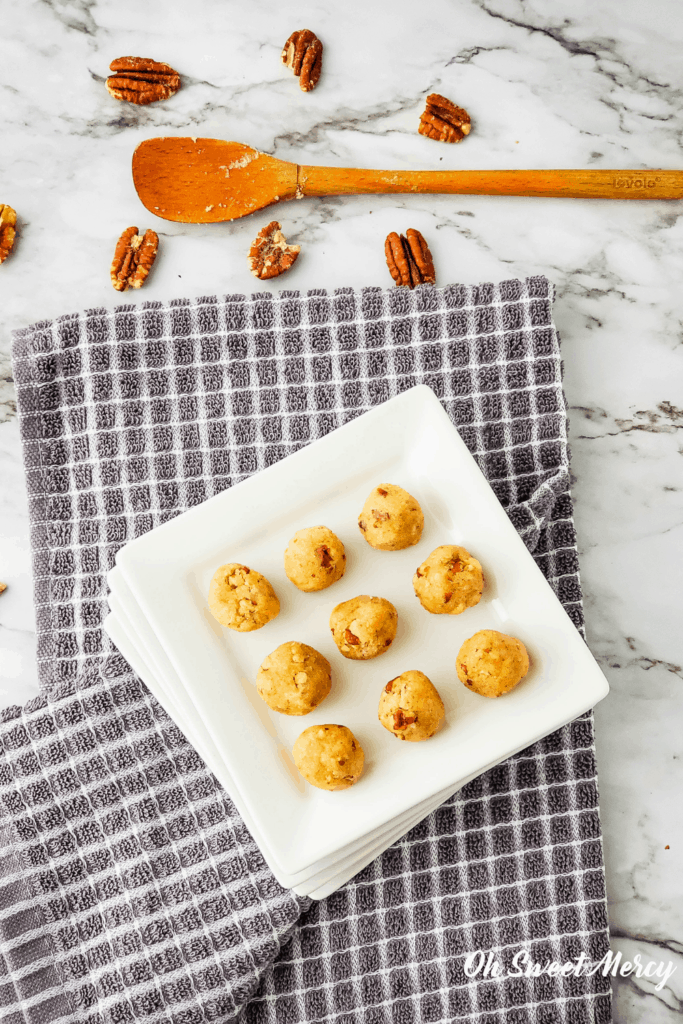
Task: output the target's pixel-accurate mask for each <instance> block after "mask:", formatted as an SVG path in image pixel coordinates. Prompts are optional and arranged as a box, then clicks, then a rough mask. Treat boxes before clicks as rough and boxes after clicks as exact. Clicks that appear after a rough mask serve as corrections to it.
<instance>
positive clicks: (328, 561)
mask: <svg viewBox="0 0 683 1024" xmlns="http://www.w3.org/2000/svg"><path fill="white" fill-rule="evenodd" d="M315 553H316V555H318V557H319V558H320V562H321V565H322V567H323V569H329V568H330V566H331V565H332V555H331V554H330V549H329V548H326V547H325V545H324V544H322V545H321V546H320V547H319V548H316V549H315Z"/></svg>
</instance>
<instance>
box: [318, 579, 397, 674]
mask: <svg viewBox="0 0 683 1024" xmlns="http://www.w3.org/2000/svg"><path fill="white" fill-rule="evenodd" d="M397 623H398V612H397V611H396V609H395V608H394V606H393V604H392V603H391V601H387V600H386V599H385V598H383V597H368V595H367V594H361V595H360V597H352V598H351V600H350V601H343V602H342V603H341V604H338V605H337V607H336V608H335V609H334V610H333V612H332V614H331V615H330V629H331V630H332V636H333V637H334V642H335V643H336V645H337V647H338V648H339V650H340V651H341V653H342V654H343V655H344V657H345V658H352V659H354V660H355V661H366V660H367V659H368V658H376V657H377V655H378V654H384V652H385V651H386V650H387V649H388V648H389V647H390V646H391V643H392V641H393V639H394V637H395V636H396V625H397Z"/></svg>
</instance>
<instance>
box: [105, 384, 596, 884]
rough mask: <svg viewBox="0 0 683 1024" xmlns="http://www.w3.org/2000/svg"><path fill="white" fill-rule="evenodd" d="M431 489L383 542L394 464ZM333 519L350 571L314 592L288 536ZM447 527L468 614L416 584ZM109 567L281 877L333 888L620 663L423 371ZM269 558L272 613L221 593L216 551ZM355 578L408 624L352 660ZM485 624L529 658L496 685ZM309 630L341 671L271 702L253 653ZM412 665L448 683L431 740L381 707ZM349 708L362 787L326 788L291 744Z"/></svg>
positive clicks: (150, 674)
mask: <svg viewBox="0 0 683 1024" xmlns="http://www.w3.org/2000/svg"><path fill="white" fill-rule="evenodd" d="M386 482H388V483H394V484H398V485H399V486H401V487H404V488H405V489H406V490H407V491H409V492H410V493H411V494H413V495H414V496H415V497H416V498H417V499H418V501H419V502H420V504H421V506H422V509H423V511H424V514H425V529H424V532H423V535H422V538H421V540H420V542H419V544H417V545H416V546H415V547H411V548H408V549H407V550H405V551H397V552H385V551H375V550H374V549H372V548H371V547H370V546H369V545H368V544H367V543H366V542H365V540H364V539H363V536H362V534H361V533H360V531H359V530H358V526H357V519H358V514H359V512H360V510H361V508H362V506H363V503H364V501H365V498H366V497H367V495H368V494H369V492H370V490H371V489H372V488H373V487H376V486H377V485H378V484H380V483H386ZM317 525H325V526H327V527H329V528H330V529H331V530H333V531H334V533H336V534H337V536H338V537H340V539H341V540H342V541H343V543H344V545H345V548H346V554H347V569H346V573H345V575H344V576H343V577H342V579H341V580H339V581H338V582H337V583H335V584H333V586H332V587H330V588H329V589H327V590H322V591H319V592H317V593H312V594H304V593H302V592H301V591H299V590H298V589H297V588H296V587H295V586H294V585H293V584H292V583H290V581H289V580H288V579H287V577H286V575H285V571H284V564H283V553H284V550H285V548H286V546H287V543H288V541H289V539H290V538H291V537H292V536H293V534H294V533H296V531H297V530H300V529H303V528H304V527H308V526H317ZM440 544H461V545H463V546H464V547H466V548H467V549H468V551H470V552H471V553H472V554H473V555H475V557H476V558H478V559H479V561H480V562H481V563H482V566H483V569H484V576H485V579H486V585H485V589H484V595H483V597H482V600H481V601H480V602H479V604H478V605H477V606H476V607H475V608H470V609H468V610H467V611H466V612H464V613H463V614H462V615H458V616H453V615H430V614H429V613H428V612H426V611H425V610H424V609H423V608H422V606H421V605H420V603H419V602H418V600H417V598H416V597H415V594H414V592H413V587H412V577H413V573H414V571H415V569H416V568H417V566H418V565H419V564H420V563H421V562H422V561H423V560H424V559H425V558H426V557H427V555H428V554H429V553H430V552H431V551H432V550H433V549H434V548H435V547H437V546H438V545H440ZM116 562H117V564H116V567H115V568H114V569H113V570H112V571H111V572H110V574H109V584H110V587H111V594H110V598H109V602H110V608H111V614H110V615H109V616H108V617H107V619H106V621H105V629H106V630H107V632H108V634H109V636H110V637H111V639H112V641H113V642H114V644H115V645H116V646H117V647H118V649H119V650H120V651H121V653H122V654H123V655H124V657H125V658H126V659H127V660H128V662H129V663H130V665H131V666H132V668H133V669H134V670H135V671H136V672H137V674H138V675H139V676H140V678H141V679H142V680H143V681H144V682H145V683H146V684H147V686H148V687H149V689H150V690H151V691H152V693H153V694H154V695H155V697H156V698H157V699H158V700H159V702H160V703H161V704H162V706H163V707H164V708H165V709H166V711H167V712H168V713H169V715H170V716H171V717H172V718H173V719H174V721H175V722H176V723H177V725H178V726H179V728H180V729H181V730H182V731H183V732H184V734H185V735H186V736H187V738H188V740H189V741H190V742H191V743H192V744H193V746H194V747H195V748H196V749H197V751H198V752H199V753H200V754H201V756H202V758H203V759H204V761H205V762H206V764H207V766H208V767H209V768H210V769H211V771H212V772H213V773H214V774H215V775H216V777H217V778H218V780H219V781H220V783H221V784H222V785H223V786H224V788H225V789H226V791H227V792H228V793H229V794H230V796H231V797H232V799H233V801H234V803H235V805H236V807H237V808H238V810H239V812H240V814H241V815H242V817H243V818H244V821H245V823H246V825H247V827H248V828H249V830H250V832H251V833H252V835H253V837H254V839H255V840H256V842H257V843H258V845H259V847H260V848H261V851H262V853H263V856H264V858H265V859H266V861H267V863H268V864H269V866H270V868H271V869H272V871H273V873H274V875H275V876H276V877H277V878H278V880H279V881H280V883H281V884H282V885H284V886H286V887H288V888H293V889H295V891H296V892H297V893H299V894H301V895H309V896H312V897H313V898H315V899H321V898H322V897H324V896H327V895H329V894H330V893H331V892H333V891H334V890H335V889H337V888H339V886H341V885H343V884H344V883H345V882H346V881H348V880H349V879H350V878H352V877H353V876H354V875H355V874H357V873H358V872H359V871H360V870H361V869H362V868H363V867H365V866H366V865H367V864H369V863H370V862H371V861H372V860H374V859H375V857H377V856H378V854H380V853H381V852H382V851H383V850H385V849H387V847H389V846H391V845H392V844H393V843H394V842H395V841H396V840H397V839H399V838H400V837H401V836H402V835H404V834H405V833H406V832H407V831H409V830H410V829H411V828H412V827H413V826H414V825H416V824H417V823H418V822H419V821H421V820H422V818H424V817H425V816H426V815H427V814H429V813H430V811H432V810H433V809H434V808H436V807H438V806H439V805H440V804H441V803H443V801H444V800H446V799H447V798H448V797H449V796H450V795H451V794H453V793H454V792H456V791H457V790H458V789H460V787H461V786H462V785H464V783H465V782H467V781H469V780H470V779H472V778H475V777H476V776H477V775H479V774H481V772H483V771H486V769H487V768H490V767H492V766H493V765H494V764H497V763H498V762H499V761H502V760H504V759H505V758H506V757H509V756H510V755H511V754H513V753H515V752H516V751H519V750H522V749H523V748H524V747H527V746H528V745H529V744H531V743H533V742H534V741H536V740H538V739H540V738H541V737H542V736H545V735H547V734H548V733H550V732H553V731H554V730H555V729H557V728H559V727H560V726H561V725H563V724H564V723H565V722H568V721H571V720H572V719H574V718H576V717H577V716H578V715H580V714H582V713H583V712H584V711H586V710H588V709H589V708H590V707H592V706H593V705H594V704H595V703H597V701H599V700H600V699H601V698H602V697H604V696H605V695H606V693H607V689H608V687H607V681H606V679H605V678H604V676H603V674H602V672H601V671H600V669H599V668H598V666H597V664H596V663H595V661H594V659H593V657H592V656H591V654H590V652H589V650H588V648H587V647H586V645H585V643H584V642H583V640H582V639H581V637H580V636H579V634H578V633H577V631H576V629H575V627H574V625H573V624H572V622H571V620H570V619H569V618H568V616H567V615H566V613H565V611H564V610H563V608H562V606H561V604H560V603H559V601H558V600H557V598H556V597H555V595H554V593H553V591H552V590H551V588H550V587H549V586H548V584H547V582H546V581H545V579H544V578H543V576H542V574H541V572H540V571H539V569H538V568H537V566H536V564H535V562H534V560H533V559H532V557H531V556H530V555H529V553H528V551H527V550H526V548H525V546H524V544H523V543H522V541H521V540H520V538H519V536H518V535H517V533H516V531H515V529H514V527H513V526H512V524H511V523H510V521H509V519H508V518H507V516H506V514H505V512H504V510H503V509H502V507H501V506H500V504H499V502H498V500H497V499H496V497H495V495H494V494H493V492H492V491H491V488H490V487H489V485H488V483H487V482H486V480H485V479H484V477H483V476H482V474H481V472H480V470H479V469H478V467H477V465H476V463H475V461H474V459H473V458H472V456H471V455H470V454H469V452H468V451H467V448H466V447H465V445H464V444H463V442H462V441H461V439H460V437H459V435H458V433H457V431H456V430H455V428H454V427H453V425H452V424H451V422H450V420H449V419H448V416H447V415H446V413H445V412H444V410H443V408H442V406H441V404H440V403H439V401H438V400H437V399H436V398H435V396H434V394H433V393H432V391H431V390H430V389H429V388H427V387H424V386H420V387H416V388H413V389H411V390H410V391H407V392H405V393H404V394H402V395H400V396H399V397H398V398H395V399H393V400H392V401H390V402H386V403H385V404H383V405H381V406H378V407H377V408H376V409H373V410H372V411H371V412H369V413H366V414H365V415H363V416H360V417H358V418H357V419H354V420H352V421H351V422H350V423H348V424H346V425H345V426H343V427H341V428H339V429H338V430H335V431H334V432H332V433H330V434H328V435H327V436H326V437H324V438H322V439H320V440H318V441H315V442H313V443H312V444H310V445H308V446H307V447H305V448H303V449H301V450H300V451H298V452H296V453H295V454H293V455H290V456H289V457H288V458H286V459H284V460H282V461H281V462H278V463H276V464H275V465H273V466H271V467H269V468H268V469H265V470H263V471H262V472H261V473H258V474H256V475H255V476H253V477H250V478H249V479H247V480H244V481H243V482H242V483H240V484H237V485H236V486H234V487H232V488H231V489H230V490H227V491H224V492H223V493H221V494H219V495H217V496H216V497H215V498H212V499H210V500H209V501H206V502H204V503H203V504H202V505H198V506H196V507H195V508H192V509H190V510H189V511H188V512H185V513H184V514H183V515H180V516H178V517H177V518H175V519H172V520H171V521H170V522H168V523H165V524H164V525H163V526H160V527H158V528H157V529H155V530H152V531H151V532H150V533H148V534H145V535H144V536H143V537H140V538H138V539H137V540H135V541H132V542H131V543H130V544H127V545H126V546H125V547H124V548H122V549H121V551H120V552H119V554H118V556H117V560H116ZM227 562H241V563H242V564H244V565H248V566H249V567H250V568H253V569H256V570H258V571H259V572H260V573H262V574H263V575H264V576H266V578H267V579H268V580H270V582H271V584H272V585H273V587H274V589H275V592H276V594H277V595H278V597H279V599H280V605H281V610H280V614H279V615H278V616H277V618H275V619H274V620H273V621H272V622H270V623H268V625H267V626H265V627H264V628H263V629H258V630H255V631H254V632H251V633H237V632H234V631H232V630H229V629H224V628H223V627H221V626H220V625H219V624H218V623H217V622H216V620H215V619H214V618H213V617H212V615H211V614H210V612H209V609H208V605H207V594H208V590H209V582H210V580H211V577H212V576H213V574H214V572H215V570H216V569H217V568H218V566H220V565H223V564H225V563H227ZM358 594H370V595H373V596H378V597H385V598H387V599H388V600H390V601H391V602H392V603H393V604H394V605H395V607H396V609H397V611H398V616H399V620H398V632H397V635H396V639H395V641H394V643H393V644H392V646H391V647H390V648H389V649H388V650H387V652H386V653H384V654H382V655H380V656H379V657H377V658H374V659H372V660H370V661H349V660H346V659H345V658H343V657H342V656H341V654H340V653H339V651H338V650H337V648H336V646H335V644H334V641H333V640H332V637H331V633H330V629H329V616H330V612H331V611H332V609H333V608H334V607H335V605H337V604H339V603H340V602H342V601H346V600H348V599H349V598H351V597H355V596H357V595H358ZM480 629H497V630H499V631H500V632H503V633H508V634H511V635H513V636H516V637H517V638H518V639H520V640H521V641H522V642H523V643H524V644H525V646H526V648H527V650H528V652H529V655H530V659H531V668H530V671H529V673H528V675H527V677H526V678H525V680H524V681H523V682H522V683H520V685H519V686H518V687H517V688H516V689H515V690H513V691H512V692H511V693H509V694H507V695H506V696H504V697H501V698H499V699H497V700H490V699H487V698H484V697H480V696H479V695H477V694H474V693H471V692H469V691H468V690H467V689H466V687H464V686H463V685H462V684H461V683H460V682H459V680H458V678H457V676H456V672H455V657H456V654H457V652H458V650H459V648H460V646H461V644H462V643H463V642H464V641H465V640H466V639H467V638H468V637H470V636H472V635H473V634H474V633H476V632H477V631H478V630H480ZM289 640H297V641H300V642H303V643H306V644H309V645H310V646H311V647H314V648H316V650H318V651H320V652H321V653H322V654H324V655H325V657H326V658H327V659H328V661H330V663H331V665H332V691H331V693H330V695H329V696H328V697H327V698H326V700H324V701H323V703H322V704H320V705H319V706H318V707H317V708H316V709H315V711H313V712H311V713H310V714H309V715H307V716H305V717H304V718H301V717H294V716H288V715H282V714H278V713H277V712H273V711H271V710H270V709H269V708H268V707H267V706H266V704H265V703H264V702H263V701H262V700H261V698H260V697H259V695H258V693H257V691H256V686H255V680H256V672H257V670H258V667H259V665H260V664H261V662H262V661H263V660H264V658H265V657H266V656H267V655H268V654H270V653H271V651H273V650H275V648H276V647H278V646H279V645H280V644H282V643H284V642H286V641H289ZM409 669H419V670H420V671H422V672H424V673H425V674H426V675H427V676H428V677H429V678H430V679H431V681H432V682H433V683H434V685H435V686H436V688H437V690H438V691H439V693H440V695H441V697H442V699H443V701H444V704H445V707H446V720H445V724H444V726H443V727H442V729H441V730H440V732H438V733H437V734H436V735H435V736H434V737H432V738H431V739H429V740H427V741H425V742H423V743H401V742H397V740H396V738H395V737H394V736H393V735H392V734H391V733H389V732H387V731H386V730H385V729H383V728H382V726H381V725H380V723H379V721H378V718H377V708H378V704H379V698H380V694H381V691H382V688H383V686H384V685H385V684H386V682H387V681H388V680H389V679H392V678H394V677H395V676H398V675H400V674H401V673H402V672H405V671H407V670H409ZM328 723H334V724H339V725H346V726H348V727H349V728H350V729H351V730H352V732H353V733H354V735H355V736H356V737H357V739H358V740H359V741H360V743H361V745H362V747H363V750H364V751H365V770H364V772H363V775H362V777H361V779H360V781H359V782H358V783H357V784H356V785H355V786H352V787H351V788H350V789H348V790H344V791H342V792H335V793H330V792H326V791H323V790H319V789H315V788H314V787H312V786H310V785H309V784H308V783H306V782H305V781H304V780H303V778H302V777H301V776H300V775H299V773H298V771H297V769H296V767H295V766H294V762H293V760H292V756H291V751H292V746H293V744H294V741H295V740H296V738H297V736H298V735H299V734H300V733H301V732H302V731H303V729H305V728H307V727H308V726H310V725H318V724H320V725H322V724H328Z"/></svg>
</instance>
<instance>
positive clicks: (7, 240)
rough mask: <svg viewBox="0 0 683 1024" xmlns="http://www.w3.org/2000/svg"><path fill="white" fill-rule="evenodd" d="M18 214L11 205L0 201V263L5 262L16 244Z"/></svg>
mask: <svg viewBox="0 0 683 1024" xmlns="http://www.w3.org/2000/svg"><path fill="white" fill-rule="evenodd" d="M16 223H17V215H16V213H15V212H14V210H13V209H12V207H11V206H7V204H6V203H0V263H3V262H4V261H5V260H6V259H7V257H8V256H9V254H10V252H11V251H12V246H13V245H14V239H15V236H16V230H15V227H16Z"/></svg>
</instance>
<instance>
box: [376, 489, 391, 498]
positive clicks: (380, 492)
mask: <svg viewBox="0 0 683 1024" xmlns="http://www.w3.org/2000/svg"><path fill="white" fill-rule="evenodd" d="M377 493H378V494H381V495H382V497H383V498H386V496H387V494H388V493H389V492H388V491H385V490H384V488H383V487H378V488H377Z"/></svg>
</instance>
